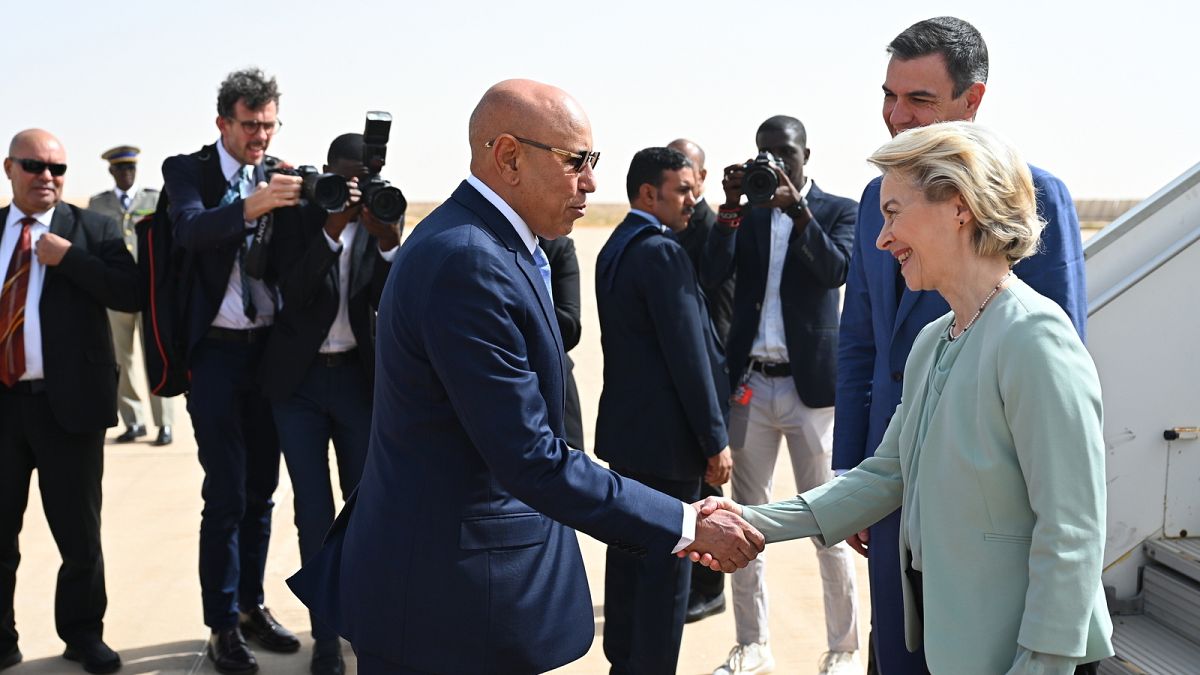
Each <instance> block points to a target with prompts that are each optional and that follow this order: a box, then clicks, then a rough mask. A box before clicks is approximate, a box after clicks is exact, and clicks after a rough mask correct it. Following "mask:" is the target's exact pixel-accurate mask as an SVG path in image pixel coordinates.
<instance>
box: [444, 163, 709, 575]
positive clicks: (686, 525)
mask: <svg viewBox="0 0 1200 675" xmlns="http://www.w3.org/2000/svg"><path fill="white" fill-rule="evenodd" d="M467 183H469V184H470V185H471V187H473V188H475V189H476V190H478V191H479V194H481V195H483V198H484V199H486V200H488V202H489V203H490V204H491V205H492V206H495V207H496V209H497V210H498V211H500V213H502V214H504V217H505V218H507V219H508V222H510V223H512V226H513V229H514V230H516V231H517V235H518V236H520V237H521V241H522V242H524V243H525V246H527V247H528V248H529V254H530V255H533V249H534V248H536V247H537V245H538V241H537V237H536V236H534V234H533V231H532V230H530V229H529V225H527V224H526V223H525V221H524V220H523V219H522V218H521V216H519V215H517V212H516V211H514V210H513V208H512V207H511V206H509V205H508V204H507V203H505V201H504V200H503V199H502V198H501V197H500V195H498V194H496V192H495V191H494V190H492V189H491V188H490V187H488V186H487V185H485V184H484V182H483V181H481V180H479V179H478V178H476V177H475V176H474V174H472V175H469V176H467ZM639 213H641V214H642V215H643V216H646V217H648V218H650V219H651V220H652V221H654V222H656V223H657V222H658V219H657V218H655V217H654V216H651V215H649V214H647V213H645V212H644V211H640V212H639ZM679 503H680V504H681V505H682V506H683V524H682V525H681V527H680V532H681V533H682V535H681V536H680V537H679V542H678V543H677V544H675V548H674V549H673V550H672V551H671V553H678V552H679V551H682V550H683V549H685V548H687V547H688V545H690V544H691V543H692V542H693V541H695V540H696V510H695V509H693V508H692V507H691V505H690V504H684V503H683V502H679Z"/></svg>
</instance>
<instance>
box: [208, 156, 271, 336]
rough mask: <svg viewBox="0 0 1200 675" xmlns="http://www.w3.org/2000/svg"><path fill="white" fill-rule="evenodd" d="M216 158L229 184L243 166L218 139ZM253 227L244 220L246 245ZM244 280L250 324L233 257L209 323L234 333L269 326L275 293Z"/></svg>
mask: <svg viewBox="0 0 1200 675" xmlns="http://www.w3.org/2000/svg"><path fill="white" fill-rule="evenodd" d="M217 157H219V158H220V160H221V173H222V174H224V175H225V184H226V185H228V184H229V182H230V181H232V180H233V178H234V176H236V175H237V174H238V172H240V171H241V170H242V164H241V162H238V161H237V160H236V159H234V158H233V155H230V154H229V151H228V150H226V149H225V144H224V143H223V142H222V141H221V139H219V138H218V139H217ZM249 189H250V191H251V192H253V191H254V186H250V188H249ZM242 196H243V197H245V196H246V195H242ZM255 225H257V223H256V222H255V221H253V220H247V221H246V242H247V243H249V242H250V239H251V238H253V237H254V227H255ZM247 281H249V282H250V294H251V297H252V298H253V299H254V309H256V310H257V311H258V314H257V315H256V316H255V317H254V320H253V321H251V320H250V319H248V318H247V317H246V312H245V309H244V307H243V306H242V264H241V263H240V262H238V259H237V258H234V259H233V269H232V270H230V271H229V283H228V284H226V285H225V297H224V298H222V299H221V308H220V309H219V310H217V317H216V318H215V319H213V322H212V325H213V326H215V327H217V328H231V329H233V330H249V329H251V328H261V327H263V326H270V325H271V324H272V323H274V322H275V296H274V294H273V293H271V290H270V289H269V288H267V285H266V284H265V283H263V281H262V280H261V279H249V278H248V279H247Z"/></svg>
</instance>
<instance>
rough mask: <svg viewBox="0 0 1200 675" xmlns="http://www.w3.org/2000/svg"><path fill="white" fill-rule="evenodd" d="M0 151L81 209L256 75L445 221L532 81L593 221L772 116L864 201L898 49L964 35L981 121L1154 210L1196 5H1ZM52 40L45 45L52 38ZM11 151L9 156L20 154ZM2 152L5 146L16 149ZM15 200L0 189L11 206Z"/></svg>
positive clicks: (1193, 134) (190, 133) (1184, 79)
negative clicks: (546, 102) (927, 36)
mask: <svg viewBox="0 0 1200 675" xmlns="http://www.w3.org/2000/svg"><path fill="white" fill-rule="evenodd" d="M5 4H6V5H7V6H6V7H5V8H4V10H3V14H4V18H5V23H6V25H7V26H8V30H6V31H5V41H4V51H5V54H6V57H7V58H6V59H5V62H6V66H5V68H4V78H5V79H6V80H7V86H6V87H5V89H6V95H5V97H4V104H3V105H2V106H0V136H2V137H3V138H4V139H8V138H10V137H11V136H12V135H13V134H14V133H16V132H17V131H19V130H21V129H24V128H27V127H32V126H37V127H43V128H46V129H48V130H50V131H51V132H53V133H55V134H57V135H58V136H59V138H60V139H62V141H63V142H64V144H65V145H66V147H67V153H68V162H69V164H70V170H69V171H68V173H67V184H66V195H67V197H68V198H71V199H78V198H81V197H83V198H86V196H87V195H89V194H92V193H94V192H98V191H101V190H104V189H106V188H109V187H111V179H110V178H109V176H108V174H107V171H106V169H107V163H105V162H103V161H102V160H101V159H100V158H99V155H100V153H101V152H102V151H104V150H105V149H107V148H109V147H111V146H114V145H119V144H126V143H128V144H133V145H138V146H140V147H141V148H142V150H143V155H142V160H143V161H142V162H141V165H140V175H139V184H144V185H150V186H154V187H158V186H159V184H160V183H161V175H160V172H159V167H160V166H161V163H162V160H163V158H164V157H166V156H169V155H172V154H176V153H181V152H191V151H194V150H196V149H198V148H199V147H200V146H201V145H203V144H206V143H211V142H213V141H214V140H215V139H216V138H217V129H216V125H215V121H214V120H215V118H216V92H217V87H218V85H219V84H220V82H221V80H222V79H223V78H224V77H225V75H226V74H227V73H228V72H230V71H232V70H235V69H238V68H242V67H246V66H258V67H261V68H263V69H264V70H265V71H267V73H268V74H272V75H275V76H276V77H277V78H278V80H279V85H280V89H281V91H282V92H283V96H282V99H281V101H280V112H279V117H280V119H281V120H283V121H284V122H285V126H284V128H283V129H282V130H281V131H280V133H279V134H278V135H277V136H276V137H275V139H274V141H273V142H272V145H271V148H270V152H271V153H272V154H275V155H278V156H280V157H282V158H284V159H286V160H288V161H289V162H291V163H293V164H316V165H318V166H319V165H320V164H321V163H322V162H323V159H324V156H325V151H326V148H327V147H328V144H329V141H330V140H332V138H333V137H334V136H336V135H338V134H340V133H343V132H346V131H361V130H362V124H363V116H364V113H365V112H366V111H367V110H369V109H371V110H387V111H390V112H391V113H392V114H393V116H394V117H395V122H394V123H393V128H392V141H391V144H390V146H389V159H390V163H389V165H388V167H387V168H386V169H385V170H384V176H385V177H386V178H389V179H390V180H391V181H392V182H393V183H394V184H396V185H398V186H399V187H400V188H401V189H402V190H404V192H405V194H406V195H407V196H408V198H409V200H410V201H440V200H442V199H444V198H445V197H446V196H447V195H449V193H450V192H451V191H452V190H453V189H454V187H455V186H456V185H457V184H458V182H459V181H460V180H461V179H462V178H464V177H465V176H466V171H467V164H468V157H469V154H468V148H467V118H468V116H469V114H470V111H471V109H472V108H473V107H474V105H475V103H476V102H477V101H478V99H479V97H480V95H481V94H482V93H483V91H484V90H485V89H486V88H487V87H488V86H490V85H491V84H493V83H494V82H497V81H499V80H502V79H506V78H510V77H530V78H534V79H538V80H542V81H545V82H549V83H552V84H555V85H558V86H560V87H562V88H564V89H566V90H567V91H569V92H571V93H572V94H573V95H574V96H575V97H576V98H578V99H579V101H580V102H581V103H582V104H583V106H584V108H585V109H586V110H587V111H588V114H589V116H590V117H591V121H592V127H593V131H594V137H595V148H596V149H597V150H600V151H602V153H603V155H602V158H601V161H600V165H599V167H598V170H597V174H598V176H597V179H598V190H597V192H596V194H595V195H594V196H593V198H592V200H593V201H596V202H623V201H624V182H625V172H626V170H627V169H628V165H629V160H630V157H632V155H633V153H634V152H636V151H637V150H639V149H641V148H643V147H647V146H651V145H663V144H665V143H667V142H669V141H671V140H672V139H674V138H676V137H678V136H686V137H689V138H691V139H693V140H695V141H697V142H698V143H700V145H701V146H703V147H704V149H705V150H706V151H707V152H708V166H709V169H710V173H711V174H712V176H713V178H710V181H709V189H710V191H713V192H716V193H718V194H714V195H713V198H714V199H719V196H718V195H719V190H720V183H719V179H717V180H714V178H718V177H719V174H720V168H721V167H722V166H724V165H726V164H730V163H733V162H740V161H744V160H745V159H746V158H747V157H749V156H752V155H753V154H754V131H755V129H756V128H757V126H758V124H759V123H760V122H761V121H762V120H764V119H765V118H767V117H769V116H771V115H774V114H788V115H792V116H795V117H798V118H800V119H801V120H803V121H804V123H805V125H806V126H807V127H808V137H809V147H810V148H811V150H812V160H811V161H810V162H809V166H808V174H809V175H810V176H812V177H813V178H814V179H815V180H816V182H817V183H819V184H820V185H821V186H822V187H823V188H824V189H825V190H827V191H830V192H833V193H837V194H842V195H845V196H850V197H853V198H856V199H857V198H858V196H859V194H860V193H861V191H862V188H863V186H864V184H865V183H866V182H867V181H868V180H869V179H870V178H871V177H872V176H873V175H874V170H873V169H872V168H871V167H870V166H869V165H867V164H866V162H865V161H864V158H865V157H866V156H867V155H868V154H870V152H871V151H872V150H873V149H875V148H876V147H877V146H879V145H880V144H882V143H883V142H884V141H886V140H887V131H886V129H885V127H884V125H883V122H882V119H881V117H880V107H881V105H882V95H881V93H880V85H881V84H882V82H883V76H884V70H885V67H886V64H887V58H888V57H887V54H886V53H885V51H884V48H885V46H886V45H887V43H888V42H889V41H890V40H891V39H892V38H893V37H894V36H895V35H896V34H897V33H899V32H900V31H901V30H903V29H904V28H906V27H907V26H909V25H910V24H912V23H914V22H915V21H918V20H921V19H925V18H929V17H932V16H937V15H939V14H947V13H949V14H954V15H955V16H959V17H960V18H963V19H966V20H968V21H970V22H971V23H973V24H974V25H975V26H976V27H977V28H979V30H980V31H981V32H982V33H983V36H984V38H985V40H987V43H988V48H989V52H990V55H991V74H990V77H989V81H988V88H987V93H986V95H985V97H984V101H983V105H982V107H981V112H980V115H979V117H978V120H977V121H979V122H982V123H985V124H988V125H990V126H993V127H995V128H996V129H998V130H1000V131H1001V132H1002V133H1003V134H1005V135H1006V136H1008V137H1009V138H1011V139H1012V140H1013V141H1015V142H1016V144H1017V145H1018V147H1019V148H1020V149H1021V150H1022V151H1023V152H1024V154H1025V156H1026V158H1027V159H1028V160H1029V161H1030V162H1032V163H1034V164H1037V165H1040V166H1042V167H1043V168H1046V169H1048V170H1050V171H1051V172H1053V173H1055V174H1057V175H1058V176H1059V177H1060V178H1062V179H1063V180H1064V181H1065V182H1066V184H1067V186H1068V187H1069V188H1070V190H1071V192H1072V193H1073V195H1074V196H1075V197H1076V198H1114V199H1116V198H1143V197H1146V196H1149V195H1150V194H1152V193H1153V192H1154V191H1156V190H1158V189H1159V188H1161V187H1162V186H1163V185H1164V184H1166V183H1167V182H1169V181H1170V180H1172V179H1174V178H1175V177H1176V176H1178V175H1179V174H1180V173H1182V172H1184V171H1185V170H1187V169H1188V168H1190V167H1191V166H1193V165H1194V164H1196V163H1197V162H1200V133H1198V132H1197V129H1196V127H1197V119H1198V118H1200V117H1198V114H1197V112H1198V111H1200V87H1198V86H1197V84H1198V80H1200V78H1198V77H1197V75H1196V70H1197V64H1198V62H1200V58H1198V57H1197V56H1196V50H1195V30H1196V28H1197V26H1200V9H1198V8H1200V3H1196V2H1164V1H1162V0H1145V1H1141V2H1135V3H1129V2H1120V3H1118V2H1110V1H1108V0H1103V1H1100V2H1088V3H1085V2H1075V3H1056V2H1052V1H1050V0H1041V1H1039V2H1030V1H1026V0H1014V1H1009V2H996V1H991V2H964V1H963V0H959V1H958V2H953V3H951V2H925V1H922V0H916V1H912V2H904V3H898V2H892V3H884V2H876V1H869V2H842V3H839V4H838V6H837V7H832V6H831V5H833V4H834V3H820V4H821V5H825V6H815V5H817V4H818V3H811V2H754V1H752V0H741V1H739V2H728V3H718V2H709V1H707V0H699V1H696V2H692V3H686V2H683V3H654V2H647V1H644V0H643V1H641V2H628V1H625V0H618V1H613V2H606V3H582V2H565V1H559V2H543V1H538V2H517V1H510V2H453V1H450V0H442V1H437V0H435V1H433V2H420V3H408V2H389V3H370V2H364V3H333V2H314V1H310V0H299V1H292V2H257V3H256V2H236V3H235V2H226V1H224V0H221V1H209V2H189V3H167V2H162V0H158V1H156V2H142V1H140V0H139V1H136V2H126V3H124V4H113V3H98V2H80V1H78V0H71V1H66V2H42V3H21V4H17V3H5ZM40 26H46V28H40ZM4 142H5V143H7V141H6V140H5V141H4ZM5 147H6V148H7V146H5ZM10 193H11V191H10V189H9V184H8V182H7V181H4V182H3V185H0V201H2V202H7V201H8V197H9V195H10Z"/></svg>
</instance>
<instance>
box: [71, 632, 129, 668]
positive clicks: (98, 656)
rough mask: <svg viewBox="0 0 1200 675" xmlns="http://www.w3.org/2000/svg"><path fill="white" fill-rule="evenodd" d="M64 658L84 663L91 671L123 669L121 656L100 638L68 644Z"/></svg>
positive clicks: (84, 666)
mask: <svg viewBox="0 0 1200 675" xmlns="http://www.w3.org/2000/svg"><path fill="white" fill-rule="evenodd" d="M63 658H64V659H66V660H68V661H78V662H79V663H82V664H83V669H84V670H86V671H88V672H89V673H115V672H117V671H118V670H120V669H121V657H120V656H119V655H118V654H117V653H116V652H114V651H113V650H111V649H109V647H108V645H106V644H104V641H103V640H99V639H97V640H91V641H88V642H79V643H76V644H73V645H67V649H66V651H64V652H63Z"/></svg>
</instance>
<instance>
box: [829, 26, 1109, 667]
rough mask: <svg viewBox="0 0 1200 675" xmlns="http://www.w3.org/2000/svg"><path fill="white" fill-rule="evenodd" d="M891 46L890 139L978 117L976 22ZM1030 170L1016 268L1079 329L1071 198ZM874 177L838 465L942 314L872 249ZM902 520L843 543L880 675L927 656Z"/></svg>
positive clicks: (842, 377) (981, 77) (982, 61)
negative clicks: (910, 589)
mask: <svg viewBox="0 0 1200 675" xmlns="http://www.w3.org/2000/svg"><path fill="white" fill-rule="evenodd" d="M888 53H890V54H891V60H890V61H889V63H888V69H887V77H886V79H885V80H884V84H883V121H884V123H885V124H886V125H887V128H888V132H889V133H891V135H892V136H895V135H896V134H898V133H900V132H902V131H905V130H907V129H912V128H915V127H921V126H926V125H928V124H933V123H935V122H944V121H951V120H974V119H975V115H976V113H977V112H978V111H979V105H980V103H981V102H982V100H983V94H984V90H985V83H986V82H987V73H988V54H987V45H986V44H985V43H984V41H983V37H982V36H981V35H980V34H979V31H977V30H976V29H975V27H974V26H972V25H971V24H969V23H967V22H965V21H963V20H961V19H956V18H954V17H937V18H934V19H928V20H926V21H921V22H918V23H916V24H913V25H912V26H910V27H909V28H907V29H906V30H905V31H904V32H903V33H901V34H900V35H898V36H896V38H895V39H894V40H892V42H891V44H889V45H888ZM1030 169H1031V170H1032V172H1033V182H1034V186H1035V187H1036V188H1037V191H1038V213H1039V214H1040V215H1041V216H1042V218H1044V219H1045V220H1046V222H1047V224H1046V228H1045V230H1044V231H1043V233H1042V246H1041V251H1040V252H1039V253H1038V254H1037V255H1035V256H1033V257H1032V258H1028V259H1026V260H1024V261H1022V262H1021V263H1020V264H1018V265H1017V266H1016V267H1015V268H1014V271H1015V273H1016V275H1017V276H1019V277H1021V278H1022V279H1024V280H1025V282H1026V283H1028V284H1029V285H1030V286H1032V287H1033V288H1034V289H1035V290H1036V291H1038V292H1039V293H1041V294H1042V295H1045V296H1046V297H1048V298H1051V299H1052V300H1054V301H1056V302H1057V303H1058V304H1059V305H1061V306H1062V308H1063V309H1064V310H1066V312H1067V315H1068V316H1069V317H1070V318H1071V321H1072V323H1074V325H1075V328H1076V330H1078V331H1079V335H1080V337H1083V336H1084V323H1085V321H1086V318H1087V298H1086V297H1085V288H1084V276H1083V275H1084V267H1083V248H1082V244H1081V241H1080V237H1079V221H1078V218H1077V217H1076V215H1075V206H1074V203H1073V202H1072V201H1071V195H1070V193H1068V192H1067V188H1066V186H1065V185H1063V183H1062V181H1060V180H1058V179H1057V178H1055V177H1054V176H1053V175H1051V174H1050V173H1048V172H1046V171H1043V170H1042V169H1039V168H1037V167H1032V166H1031V167H1030ZM879 186H880V179H878V178H876V179H875V180H873V181H871V182H870V183H869V184H868V185H867V188H866V190H864V191H863V195H862V200H861V201H860V206H859V211H858V224H857V231H856V236H855V241H854V252H853V256H852V258H851V262H850V272H849V276H848V278H847V281H846V297H845V303H844V305H843V308H842V323H841V329H840V333H839V336H840V339H839V348H838V361H837V399H836V401H837V402H836V419H837V424H836V425H835V427H834V433H833V468H834V470H835V471H837V472H839V473H840V472H844V471H847V470H849V469H852V468H854V467H855V466H857V465H858V464H859V463H860V462H862V461H863V459H865V458H866V457H868V456H870V455H872V454H874V452H875V448H876V447H877V446H878V445H879V441H880V439H882V438H883V432H884V429H886V428H887V425H888V422H889V421H891V416H892V413H893V411H895V409H896V405H897V404H898V403H899V402H900V391H901V387H902V381H901V380H902V379H903V373H904V362H905V361H906V360H907V358H908V352H909V350H910V349H911V348H912V344H913V340H915V339H916V336H917V333H918V332H920V330H921V329H922V328H923V327H924V326H925V325H926V324H928V323H929V322H930V321H933V320H934V319H936V318H937V317H939V316H941V315H943V314H945V313H946V312H948V311H949V306H948V305H947V304H946V302H945V300H943V299H942V297H941V296H940V295H938V294H937V293H933V292H929V291H918V292H914V291H910V290H908V289H907V288H905V286H904V282H903V280H902V279H901V278H900V272H899V265H898V264H897V263H896V261H895V259H894V258H893V257H892V255H891V254H890V253H888V252H886V251H881V250H879V249H877V248H876V247H875V240H876V238H877V237H878V236H879V232H880V230H881V229H882V228H883V217H882V215H881V214H880V210H879ZM899 528H900V511H899V510H897V511H896V512H895V513H893V514H891V515H890V516H888V517H887V518H885V519H883V520H881V521H880V522H878V523H876V524H875V525H874V526H872V527H871V528H869V529H868V530H864V531H863V532H861V533H859V534H858V536H857V537H853V538H851V539H850V540H849V543H850V545H851V546H853V547H854V548H855V549H857V550H858V551H859V552H860V553H863V554H864V555H867V557H868V558H869V569H870V575H871V577H870V578H871V624H872V631H871V634H872V642H873V646H874V648H873V650H872V656H873V657H874V661H875V665H876V666H877V669H878V672H880V673H883V674H884V675H897V674H907V673H925V672H927V667H926V665H925V656H924V653H923V652H920V651H919V652H917V653H910V652H909V651H908V650H907V649H906V648H905V646H904V605H903V599H902V597H901V581H900V569H901V568H900V564H899V561H898V560H897V557H898V556H899V548H898V536H899ZM868 548H869V553H868Z"/></svg>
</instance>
